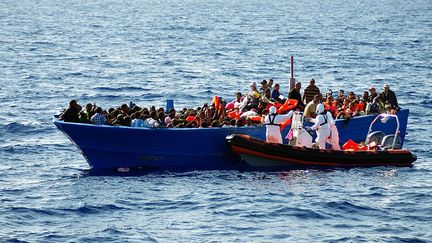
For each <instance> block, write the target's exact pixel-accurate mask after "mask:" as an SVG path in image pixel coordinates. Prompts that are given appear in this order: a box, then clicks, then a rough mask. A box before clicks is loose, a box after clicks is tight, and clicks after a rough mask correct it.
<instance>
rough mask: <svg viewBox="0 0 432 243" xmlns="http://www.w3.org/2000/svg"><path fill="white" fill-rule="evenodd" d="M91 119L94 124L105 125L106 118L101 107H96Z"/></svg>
mask: <svg viewBox="0 0 432 243" xmlns="http://www.w3.org/2000/svg"><path fill="white" fill-rule="evenodd" d="M91 121H92V123H93V124H95V125H106V124H107V118H106V117H105V114H103V110H102V108H101V107H96V109H95V114H94V115H93V116H92V118H91Z"/></svg>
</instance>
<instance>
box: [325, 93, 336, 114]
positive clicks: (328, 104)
mask: <svg viewBox="0 0 432 243" xmlns="http://www.w3.org/2000/svg"><path fill="white" fill-rule="evenodd" d="M332 94H333V92H332V91H331V90H329V91H327V94H326V95H327V97H326V99H325V100H324V108H325V109H326V110H327V111H329V112H330V113H331V114H332V116H335V114H336V101H335V100H334V99H333V95H332Z"/></svg>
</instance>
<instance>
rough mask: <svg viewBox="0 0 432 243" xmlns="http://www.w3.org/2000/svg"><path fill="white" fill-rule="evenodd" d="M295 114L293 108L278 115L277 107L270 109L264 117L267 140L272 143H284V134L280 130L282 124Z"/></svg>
mask: <svg viewBox="0 0 432 243" xmlns="http://www.w3.org/2000/svg"><path fill="white" fill-rule="evenodd" d="M292 115H293V111H292V110H291V111H290V112H289V113H288V114H286V115H278V114H277V110H276V107H274V106H272V107H270V109H269V114H268V115H267V116H265V118H264V124H265V125H266V141H267V142H270V143H280V144H281V143H282V135H281V131H280V124H281V123H282V122H284V121H286V120H288V119H290V118H291V117H292Z"/></svg>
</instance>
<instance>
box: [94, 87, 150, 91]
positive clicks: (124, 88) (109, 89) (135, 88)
mask: <svg viewBox="0 0 432 243" xmlns="http://www.w3.org/2000/svg"><path fill="white" fill-rule="evenodd" d="M93 90H97V91H113V92H122V91H146V92H147V91H151V89H148V88H142V87H136V86H127V87H119V88H113V87H95V88H93Z"/></svg>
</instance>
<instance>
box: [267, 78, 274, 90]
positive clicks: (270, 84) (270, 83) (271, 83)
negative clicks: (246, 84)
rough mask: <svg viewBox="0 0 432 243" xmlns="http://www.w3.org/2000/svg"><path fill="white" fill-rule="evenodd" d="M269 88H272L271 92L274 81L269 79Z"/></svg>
mask: <svg viewBox="0 0 432 243" xmlns="http://www.w3.org/2000/svg"><path fill="white" fill-rule="evenodd" d="M267 87H268V88H270V90H272V89H273V79H269V81H268V82H267Z"/></svg>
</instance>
